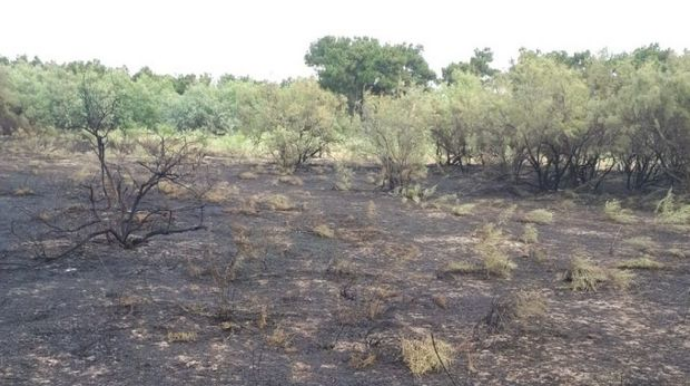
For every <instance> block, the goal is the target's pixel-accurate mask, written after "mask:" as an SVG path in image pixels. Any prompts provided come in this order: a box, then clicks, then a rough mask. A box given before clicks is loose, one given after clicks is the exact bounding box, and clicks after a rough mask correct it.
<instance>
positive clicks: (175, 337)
mask: <svg viewBox="0 0 690 386" xmlns="http://www.w3.org/2000/svg"><path fill="white" fill-rule="evenodd" d="M197 338H198V335H197V333H196V332H194V331H176V332H173V331H169V332H168V342H170V343H187V342H194V341H196V340H197Z"/></svg>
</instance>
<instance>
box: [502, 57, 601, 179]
mask: <svg viewBox="0 0 690 386" xmlns="http://www.w3.org/2000/svg"><path fill="white" fill-rule="evenodd" d="M509 76H510V79H511V81H512V86H513V90H512V96H513V97H512V114H511V116H512V118H511V120H512V122H511V124H512V125H513V126H514V127H515V128H516V130H517V132H516V135H517V136H518V138H519V141H520V142H521V143H522V149H523V151H524V152H525V157H526V160H527V162H528V163H529V165H530V166H531V167H532V169H533V171H534V173H535V175H536V178H537V186H538V187H539V188H540V189H542V190H557V189H558V188H559V187H560V186H561V183H562V182H564V181H566V180H567V178H564V177H566V176H567V174H568V173H570V172H572V171H573V167H572V166H573V162H574V160H575V159H576V158H577V153H578V152H580V151H582V148H583V147H584V146H586V145H587V143H588V141H589V136H588V135H587V132H588V129H589V126H588V122H587V117H588V115H587V113H588V110H587V107H588V103H589V90H588V88H587V86H586V84H585V82H584V81H583V79H582V77H581V76H579V75H578V73H576V72H575V71H574V70H572V69H569V68H567V67H566V66H565V65H563V64H561V63H558V62H556V61H555V60H553V59H549V58H546V57H543V56H537V55H532V54H524V55H522V56H521V57H520V59H519V61H518V63H517V64H516V65H515V66H513V68H512V69H511V72H510V74H509Z"/></svg>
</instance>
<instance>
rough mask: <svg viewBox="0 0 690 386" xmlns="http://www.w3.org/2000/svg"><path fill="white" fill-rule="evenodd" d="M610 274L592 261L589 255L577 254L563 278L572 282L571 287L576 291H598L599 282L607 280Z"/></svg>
mask: <svg viewBox="0 0 690 386" xmlns="http://www.w3.org/2000/svg"><path fill="white" fill-rule="evenodd" d="M608 278H609V275H608V274H607V272H606V269H604V268H601V267H599V266H597V265H595V264H594V262H592V260H591V259H590V258H589V257H585V256H582V255H575V256H573V258H572V259H571V261H570V267H569V268H568V270H567V271H566V273H565V275H564V276H563V279H564V280H565V281H568V282H570V288H571V289H573V290H575V291H596V289H597V287H598V286H599V284H601V283H603V282H606V280H607V279H608Z"/></svg>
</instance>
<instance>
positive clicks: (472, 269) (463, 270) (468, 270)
mask: <svg viewBox="0 0 690 386" xmlns="http://www.w3.org/2000/svg"><path fill="white" fill-rule="evenodd" d="M478 272H482V267H480V266H478V265H476V264H472V263H469V262H466V261H453V262H450V263H448V264H446V265H445V266H444V267H443V268H441V270H440V271H439V272H438V277H439V278H444V277H448V276H453V275H467V274H473V273H478Z"/></svg>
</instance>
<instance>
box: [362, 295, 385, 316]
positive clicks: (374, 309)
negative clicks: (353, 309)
mask: <svg viewBox="0 0 690 386" xmlns="http://www.w3.org/2000/svg"><path fill="white" fill-rule="evenodd" d="M385 311H386V303H385V302H384V301H383V300H382V299H371V300H369V301H367V302H366V305H365V314H366V317H367V319H369V320H372V321H373V320H377V319H378V318H380V317H381V315H383V313H384V312H385Z"/></svg>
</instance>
